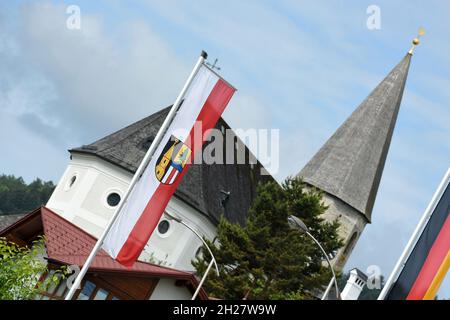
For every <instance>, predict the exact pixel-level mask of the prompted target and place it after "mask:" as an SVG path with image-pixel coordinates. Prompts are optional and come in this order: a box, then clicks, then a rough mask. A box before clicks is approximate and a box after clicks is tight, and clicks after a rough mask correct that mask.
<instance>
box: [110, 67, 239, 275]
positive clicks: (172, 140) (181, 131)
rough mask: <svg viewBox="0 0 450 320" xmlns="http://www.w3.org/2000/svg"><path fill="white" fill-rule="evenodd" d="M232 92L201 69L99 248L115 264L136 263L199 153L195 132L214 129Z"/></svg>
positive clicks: (200, 145) (207, 69) (215, 77)
mask: <svg viewBox="0 0 450 320" xmlns="http://www.w3.org/2000/svg"><path fill="white" fill-rule="evenodd" d="M234 92H235V89H234V88H233V87H231V86H230V85H229V84H228V83H227V82H225V81H224V80H223V79H221V78H220V77H219V76H218V75H217V74H216V73H214V72H213V71H212V70H211V69H209V68H208V67H207V66H205V65H204V64H202V65H201V66H200V68H199V69H198V71H197V73H196V74H195V76H194V78H193V80H192V81H191V83H190V85H189V87H188V89H187V91H186V94H185V95H184V97H183V103H182V104H181V106H180V107H179V109H178V112H177V113H176V115H175V117H174V118H173V120H172V122H171V123H170V125H169V126H168V129H167V130H166V131H165V133H164V135H163V138H162V139H161V142H160V143H159V145H157V146H156V149H155V152H154V153H153V156H152V158H151V159H150V161H149V163H148V165H147V166H146V167H145V170H144V171H143V173H142V176H141V177H140V179H139V180H138V181H137V182H136V184H135V185H134V187H132V189H131V191H130V194H129V195H128V198H127V199H124V200H126V202H125V203H124V204H123V205H122V206H121V207H120V209H119V210H120V212H119V213H118V216H117V219H116V220H115V221H114V223H113V224H112V226H111V229H110V230H109V232H108V234H107V235H106V237H105V240H104V242H103V245H102V247H103V249H105V251H106V252H108V253H109V254H110V255H111V256H112V257H113V258H114V259H116V260H117V261H118V262H120V263H121V264H123V265H125V266H131V265H133V263H134V262H135V261H136V260H137V259H138V257H139V255H140V254H141V252H142V250H143V249H144V246H145V245H146V244H147V242H148V240H149V239H150V236H151V235H152V233H153V230H154V229H155V228H156V226H157V224H158V222H159V220H160V218H161V215H162V214H163V212H164V210H165V208H166V206H167V204H168V202H169V200H170V198H171V197H172V195H173V193H174V192H175V190H176V188H177V187H178V184H179V183H180V181H181V179H182V178H183V176H184V174H185V173H186V171H187V169H188V167H189V164H190V163H191V162H192V159H194V158H195V155H196V153H197V152H201V149H202V143H203V141H204V139H201V138H200V141H202V143H194V141H199V137H194V134H195V135H198V134H202V135H203V133H204V132H206V131H207V130H209V129H212V128H213V127H214V126H215V125H216V123H217V121H218V120H219V118H220V116H221V114H222V112H223V111H224V109H225V107H226V106H227V104H228V102H229V101H230V99H231V97H232V96H233V94H234ZM194 126H195V128H196V129H195V130H194ZM199 128H200V130H199Z"/></svg>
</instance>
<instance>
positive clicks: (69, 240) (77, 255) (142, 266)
mask: <svg viewBox="0 0 450 320" xmlns="http://www.w3.org/2000/svg"><path fill="white" fill-rule="evenodd" d="M39 215H40V217H41V219H40V220H42V225H41V223H38V224H36V223H37V222H36V219H39ZM41 228H43V233H44V234H45V240H46V247H47V256H48V259H49V260H51V261H54V262H59V263H62V264H66V265H72V264H75V265H78V266H80V267H81V266H82V265H83V264H84V262H85V261H86V259H87V257H88V255H89V253H90V252H91V250H92V248H93V247H94V245H95V243H96V242H97V239H96V238H94V237H93V236H91V235H90V234H88V233H87V232H85V231H84V230H82V229H81V228H79V227H77V226H75V225H74V224H72V223H71V222H69V221H67V220H66V219H64V218H63V217H61V216H59V215H58V214H56V213H55V212H53V211H52V210H50V209H48V208H46V207H41V208H40V209H37V210H35V211H33V212H31V213H30V214H27V215H26V216H25V217H23V218H22V219H20V220H19V221H17V222H16V223H14V224H12V225H11V226H9V227H8V228H6V229H4V230H2V231H1V232H0V236H7V235H8V234H14V232H16V233H17V231H20V230H22V229H30V230H29V232H28V233H32V234H36V232H37V231H38V230H37V229H41ZM22 233H23V232H22ZM89 271H101V272H120V273H127V274H134V275H143V276H149V277H155V278H175V279H181V280H187V281H190V282H191V283H192V285H193V286H194V287H196V286H197V285H198V281H197V279H196V277H195V276H194V274H193V273H191V272H186V271H181V270H176V269H172V268H167V267H161V266H157V265H154V264H151V263H147V262H141V261H137V262H136V263H135V264H134V265H133V266H132V267H130V268H129V267H125V266H123V265H121V264H120V263H118V262H117V261H116V260H114V259H113V258H111V257H110V256H109V255H108V254H107V253H106V252H105V251H104V250H102V249H101V250H100V251H99V252H98V253H97V255H96V256H95V258H94V261H93V262H92V264H91V266H90V268H89ZM199 296H200V297H201V298H202V299H207V298H208V296H207V294H206V292H205V291H204V290H203V289H202V290H200V294H199Z"/></svg>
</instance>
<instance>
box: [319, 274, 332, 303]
mask: <svg viewBox="0 0 450 320" xmlns="http://www.w3.org/2000/svg"><path fill="white" fill-rule="evenodd" d="M333 285H334V277H332V278H331V279H330V283H329V284H328V286H327V289H326V290H325V292H324V293H323V295H322V299H321V300H327V298H328V295H329V294H330V290H331V288H332V287H333Z"/></svg>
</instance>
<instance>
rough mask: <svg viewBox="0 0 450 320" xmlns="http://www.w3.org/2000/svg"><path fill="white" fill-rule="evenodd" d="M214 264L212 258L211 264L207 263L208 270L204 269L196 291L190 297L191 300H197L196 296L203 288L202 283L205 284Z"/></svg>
mask: <svg viewBox="0 0 450 320" xmlns="http://www.w3.org/2000/svg"><path fill="white" fill-rule="evenodd" d="M214 263H216V261H215V259H214V258H212V259H211V262H210V263H209V265H208V268H206V271H205V274H204V275H203V277H202V280H200V283H199V284H198V286H197V290H195V292H194V295H193V296H192V298H191V300H195V299H196V298H197V295H198V293H199V292H200V289H201V288H202V286H203V282H205V280H206V277H207V276H208V273H209V270H211V268H212V266H213V264H214Z"/></svg>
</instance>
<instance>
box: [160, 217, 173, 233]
mask: <svg viewBox="0 0 450 320" xmlns="http://www.w3.org/2000/svg"><path fill="white" fill-rule="evenodd" d="M169 228H170V223H169V221H167V220H163V221H161V222H160V223H159V224H158V232H159V234H166V233H167V231H169Z"/></svg>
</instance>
